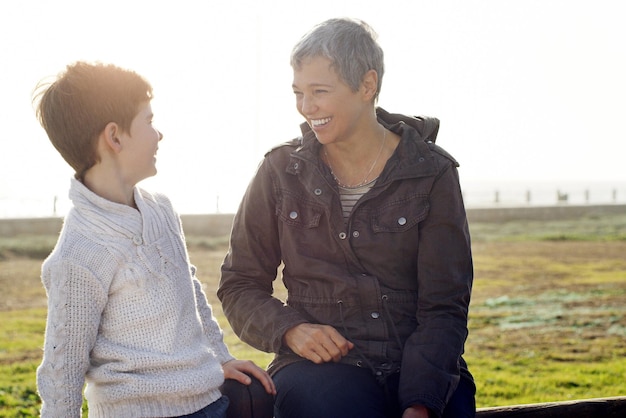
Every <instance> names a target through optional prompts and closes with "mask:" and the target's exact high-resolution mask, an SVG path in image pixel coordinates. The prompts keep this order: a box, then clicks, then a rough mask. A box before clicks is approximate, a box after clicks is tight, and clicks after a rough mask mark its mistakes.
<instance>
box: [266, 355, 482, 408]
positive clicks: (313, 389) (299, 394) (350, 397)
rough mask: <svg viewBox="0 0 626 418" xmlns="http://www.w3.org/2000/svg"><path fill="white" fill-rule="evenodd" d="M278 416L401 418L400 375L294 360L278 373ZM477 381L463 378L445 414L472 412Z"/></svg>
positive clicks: (276, 379) (276, 406)
mask: <svg viewBox="0 0 626 418" xmlns="http://www.w3.org/2000/svg"><path fill="white" fill-rule="evenodd" d="M274 382H275V383H276V388H277V390H278V394H277V396H276V403H275V409H274V416H275V417H276V418H319V417H324V418H335V417H336V418H364V417H365V418H400V417H401V416H402V411H401V408H400V404H399V401H398V383H399V375H398V374H397V373H396V374H393V375H391V376H390V377H389V378H388V380H387V382H386V384H384V385H381V384H379V383H378V382H377V380H376V378H375V377H374V376H373V375H372V374H371V373H370V372H369V370H368V369H365V368H359V367H355V366H350V365H346V364H341V363H324V364H313V363H311V362H308V361H300V362H298V363H292V364H290V365H289V366H286V367H285V368H283V369H281V370H280V371H279V372H277V373H276V375H275V376H274ZM475 391H476V390H475V387H474V384H473V382H472V381H471V380H468V379H465V378H462V379H461V382H460V383H459V385H458V386H457V389H456V391H455V392H454V394H453V395H452V398H451V399H450V400H449V401H448V403H447V405H446V407H445V409H444V412H443V415H442V418H472V417H474V416H475V414H476V404H475V400H474V395H475Z"/></svg>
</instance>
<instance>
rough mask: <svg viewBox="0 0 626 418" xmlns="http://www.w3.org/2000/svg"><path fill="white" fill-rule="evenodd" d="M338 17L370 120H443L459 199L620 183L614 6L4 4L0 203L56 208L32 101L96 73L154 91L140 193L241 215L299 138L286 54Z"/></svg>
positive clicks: (542, 2)
mask: <svg viewBox="0 0 626 418" xmlns="http://www.w3.org/2000/svg"><path fill="white" fill-rule="evenodd" d="M343 16H348V17H355V18H360V19H363V20H365V21H367V22H368V23H370V24H371V25H372V26H373V28H374V29H375V30H376V31H377V32H378V35H379V42H380V44H381V45H382V47H383V49H384V51H385V58H386V60H385V64H386V73H385V76H384V80H383V86H382V90H381V95H380V100H379V105H380V106H382V107H384V108H385V109H387V110H389V111H392V112H401V113H408V114H416V115H417V114H423V115H430V116H435V117H438V118H439V119H440V120H441V128H440V131H439V137H438V141H437V142H438V143H439V144H440V145H441V146H442V147H444V148H445V149H446V150H448V151H449V152H450V153H452V154H453V155H454V156H455V157H456V158H457V159H458V160H459V162H460V163H461V167H460V174H461V179H462V182H478V181H490V182H493V181H505V182H506V181H527V182H538V181H561V180H564V181H565V180H566V181H581V182H587V181H596V180H598V181H625V180H626V166H625V164H624V158H625V156H626V124H625V123H624V122H625V117H624V113H625V111H626V77H625V74H626V46H625V44H624V42H625V40H626V25H624V20H625V18H626V6H624V5H623V2H622V1H619V0H615V1H603V0H564V1H550V0H515V1H505V0H484V1H478V0H443V1H420V0H388V1H385V2H381V1H371V0H332V1H328V0H321V1H316V2H300V1H269V0H266V1H258V0H244V1H237V0H232V1H222V2H216V1H210V0H204V1H185V0H179V1H176V2H171V1H167V2H166V1H162V2H159V1H148V0H145V1H143V0H141V1H133V0H124V1H121V0H109V1H106V2H95V1H85V0H75V1H74V0H55V1H47V0H24V1H21V2H17V1H15V2H3V3H2V5H0V39H2V41H0V53H1V57H2V58H1V59H2V65H1V67H0V74H1V77H0V126H1V127H2V135H0V144H1V147H0V150H1V151H0V204H2V202H6V201H7V199H9V198H16V197H17V198H23V199H42V201H46V200H48V199H51V196H55V195H56V196H60V197H61V198H65V197H66V195H67V188H68V186H69V178H70V177H71V175H72V171H71V170H70V169H69V167H68V166H67V165H66V163H65V162H64V161H63V160H62V159H61V157H60V156H59V155H58V154H57V153H56V151H55V150H54V149H53V147H52V146H51V145H50V143H49V141H48V139H47V137H46V136H45V133H44V131H43V130H42V129H41V127H40V126H39V125H38V123H37V121H36V119H35V116H34V111H33V107H32V105H31V93H32V90H33V88H34V87H35V85H36V83H37V82H38V81H40V80H41V79H43V78H46V77H49V76H54V75H56V74H57V73H58V72H60V71H62V70H63V69H64V67H65V65H66V64H68V63H70V62H73V61H76V60H89V61H102V62H110V63H114V64H117V65H120V66H123V67H127V68H131V69H133V70H136V71H137V72H139V73H140V74H142V75H143V76H145V77H146V78H147V79H148V80H149V81H150V82H151V84H152V85H153V87H154V91H155V99H154V100H153V103H152V107H153V110H154V111H155V125H156V126H157V127H158V128H159V129H160V130H161V131H162V132H163V133H164V134H165V138H164V140H163V141H162V143H161V145H160V149H159V154H158V162H157V166H158V169H159V174H158V175H157V177H155V178H153V179H149V180H148V181H146V182H144V183H143V185H144V186H145V187H146V188H149V189H151V190H160V191H163V192H166V193H167V194H169V195H170V196H171V198H172V200H173V201H174V203H175V205H176V206H177V208H178V209H179V211H180V212H182V213H198V212H214V211H215V210H216V208H217V206H218V202H217V197H218V196H219V205H220V207H219V209H220V210H221V211H232V210H234V209H236V205H237V203H238V201H239V199H240V197H241V195H242V193H243V191H244V189H245V187H246V185H247V183H248V181H249V180H250V178H251V176H252V175H253V173H254V171H255V169H256V167H257V165H258V163H259V161H260V159H261V158H262V156H263V154H264V152H265V151H266V150H268V149H269V148H270V147H272V146H273V145H275V144H277V143H280V142H283V141H286V140H288V139H290V138H292V137H294V136H296V135H298V134H299V130H298V125H299V123H300V122H301V117H300V116H299V115H298V113H297V112H296V110H295V106H294V102H295V101H294V98H293V93H292V91H291V82H292V70H291V68H290V66H289V53H290V51H291V48H292V46H293V45H294V44H295V43H296V42H297V41H298V39H299V38H300V37H301V35H303V34H304V33H305V32H306V31H307V30H309V29H310V28H311V27H312V26H313V25H314V24H316V23H319V22H321V21H323V20H325V19H327V18H331V17H343Z"/></svg>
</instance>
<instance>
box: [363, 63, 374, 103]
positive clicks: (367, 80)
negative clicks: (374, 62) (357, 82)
mask: <svg viewBox="0 0 626 418" xmlns="http://www.w3.org/2000/svg"><path fill="white" fill-rule="evenodd" d="M361 89H362V91H363V98H364V99H365V100H367V101H371V100H373V99H374V97H376V91H377V90H378V73H377V72H376V70H369V71H368V72H366V73H365V75H364V76H363V81H361Z"/></svg>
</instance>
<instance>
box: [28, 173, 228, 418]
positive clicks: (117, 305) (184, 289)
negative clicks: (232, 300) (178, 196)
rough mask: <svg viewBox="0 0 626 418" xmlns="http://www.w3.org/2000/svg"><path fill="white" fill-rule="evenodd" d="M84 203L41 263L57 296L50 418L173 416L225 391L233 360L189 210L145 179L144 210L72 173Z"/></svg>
mask: <svg viewBox="0 0 626 418" xmlns="http://www.w3.org/2000/svg"><path fill="white" fill-rule="evenodd" d="M70 199H71V200H72V202H73V204H74V206H73V208H72V209H71V210H70V212H69V213H68V215H67V217H66V218H65V221H64V225H63V229H62V231H61V235H60V237H59V240H58V242H57V245H56V247H55V248H54V250H53V252H52V253H51V254H50V256H49V257H48V258H47V259H46V260H45V262H44V263H43V266H42V281H43V284H44V286H45V288H46V292H47V294H48V319H47V325H46V335H45V345H44V356H43V361H42V363H41V365H40V366H39V368H38V370H37V386H38V390H39V394H40V396H41V399H42V401H43V406H42V410H41V415H42V417H80V416H81V405H82V399H83V387H84V385H85V383H86V384H87V386H86V388H85V397H86V399H87V402H88V405H89V416H90V417H116V418H117V417H133V418H134V417H171V416H179V415H185V414H189V413H192V412H195V411H197V410H199V409H201V408H203V407H205V406H206V405H208V404H210V403H212V402H214V401H215V400H217V399H218V398H219V397H220V396H221V394H220V392H219V389H218V387H219V386H220V385H221V384H222V383H223V381H224V376H223V371H222V368H221V365H222V364H224V363H225V362H227V361H229V360H232V359H233V357H232V356H231V355H230V353H229V352H228V349H227V347H226V345H225V344H224V342H223V339H222V332H221V330H220V328H219V325H218V324H217V322H216V321H215V318H214V317H213V314H212V311H211V307H210V306H209V304H208V303H207V300H206V297H205V294H204V292H203V290H202V286H201V284H200V282H199V281H198V280H197V279H196V277H195V267H193V266H192V265H191V264H190V262H189V256H188V254H187V250H186V244H185V240H184V235H183V232H182V228H181V222H180V218H179V216H178V215H177V214H176V213H175V212H174V210H173V208H172V205H171V203H170V201H169V200H168V199H167V198H166V197H165V196H163V195H159V194H155V195H152V194H149V193H148V192H146V191H144V190H142V189H139V188H135V201H136V204H137V207H138V209H139V210H136V209H134V208H131V207H129V206H126V205H122V204H117V203H114V202H111V201H108V200H106V199H103V198H101V197H99V196H98V195H96V194H94V193H92V192H91V191H90V190H89V189H87V188H86V187H85V186H84V185H83V184H82V183H80V182H79V181H77V180H75V179H72V181H71V188H70Z"/></svg>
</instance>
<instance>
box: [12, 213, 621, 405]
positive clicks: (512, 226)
mask: <svg viewBox="0 0 626 418" xmlns="http://www.w3.org/2000/svg"><path fill="white" fill-rule="evenodd" d="M471 229H472V234H473V240H474V244H473V250H474V264H475V282H474V293H473V298H472V304H471V307H470V323H469V327H470V336H469V339H468V342H467V346H466V355H465V358H466V360H467V361H468V363H469V366H470V369H471V371H472V373H473V374H474V376H475V379H476V383H477V387H478V393H477V405H478V407H484V406H501V405H512V404H523V403H535V402H548V401H562V400H573V399H583V398H595V397H607V396H619V395H623V394H625V393H626V379H624V376H626V304H625V303H624V300H626V257H624V254H626V240H625V239H624V238H623V237H624V235H626V234H625V232H624V231H625V229H626V216H616V217H613V218H602V219H597V218H596V219H581V220H576V221H558V222H549V223H545V222H544V223H542V222H526V221H514V222H507V223H504V224H502V223H500V224H490V223H484V224H473V225H471ZM555 237H556V238H555ZM620 237H622V238H620ZM188 242H189V245H190V257H191V260H192V262H193V263H194V264H196V266H197V267H198V271H199V277H200V278H201V280H202V281H203V282H204V284H205V286H206V293H207V297H208V298H209V302H210V303H211V304H212V306H213V308H214V314H215V316H216V317H217V319H218V321H219V323H220V324H221V325H222V328H223V329H224V338H225V341H226V343H227V344H228V346H229V348H230V350H231V352H232V353H233V354H234V355H235V356H236V357H238V358H242V359H252V360H254V361H255V362H256V363H257V364H259V365H261V366H266V365H267V364H268V363H269V361H270V360H271V355H270V354H267V353H262V352H259V351H257V350H254V349H252V348H251V347H249V346H248V345H247V344H245V343H242V342H241V341H240V340H239V339H238V338H237V337H236V336H235V335H234V333H233V332H232V330H231V329H230V327H229V325H228V323H227V321H226V320H225V318H224V316H223V313H222V311H221V307H220V305H219V302H218V300H217V298H216V297H215V289H216V286H217V280H218V279H217V278H218V274H219V265H220V263H221V261H222V258H223V255H224V251H225V245H226V242H227V241H226V239H225V238H224V237H222V238H217V239H214V238H206V237H188ZM53 244H54V238H53V237H21V238H14V239H10V240H9V239H6V238H0V294H2V295H3V297H2V298H0V417H34V416H37V415H38V409H39V406H40V401H39V397H38V395H37V392H36V384H35V371H36V368H37V366H38V365H39V363H40V362H41V354H42V351H41V349H42V346H43V332H44V327H45V316H46V312H45V293H44V291H43V288H42V286H41V283H40V281H39V269H40V264H41V260H42V258H43V257H45V255H47V254H48V253H49V251H50V250H51V248H52V245H53ZM31 245H32V246H33V249H29V246H31ZM279 291H280V292H281V294H283V295H284V289H279Z"/></svg>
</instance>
